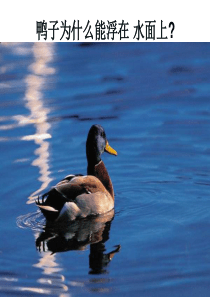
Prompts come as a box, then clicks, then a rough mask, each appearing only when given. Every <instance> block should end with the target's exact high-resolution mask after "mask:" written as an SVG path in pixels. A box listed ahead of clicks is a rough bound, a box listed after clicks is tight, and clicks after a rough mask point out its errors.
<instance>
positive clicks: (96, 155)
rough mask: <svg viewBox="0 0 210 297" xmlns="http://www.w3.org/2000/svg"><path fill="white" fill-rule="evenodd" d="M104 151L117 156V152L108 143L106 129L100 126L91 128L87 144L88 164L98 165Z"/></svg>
mask: <svg viewBox="0 0 210 297" xmlns="http://www.w3.org/2000/svg"><path fill="white" fill-rule="evenodd" d="M104 151H105V152H107V153H109V154H112V155H115V156H116V155H117V152H116V151H115V150H114V149H113V148H111V146H110V145H109V143H108V140H107V138H106V133H105V131H104V128H103V127H102V126H100V125H93V126H92V127H91V128H90V131H89V133H88V137H87V142H86V155H87V160H88V164H90V163H91V164H92V165H96V164H98V163H99V162H100V161H101V154H102V153H103V152H104Z"/></svg>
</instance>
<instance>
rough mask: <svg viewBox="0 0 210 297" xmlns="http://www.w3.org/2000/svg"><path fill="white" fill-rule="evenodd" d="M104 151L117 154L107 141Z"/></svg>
mask: <svg viewBox="0 0 210 297" xmlns="http://www.w3.org/2000/svg"><path fill="white" fill-rule="evenodd" d="M104 150H105V152H107V153H109V154H111V155H115V156H117V152H116V151H115V150H114V149H113V148H112V147H111V146H110V145H109V143H108V141H106V146H105V149H104Z"/></svg>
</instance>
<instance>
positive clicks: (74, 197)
mask: <svg viewBox="0 0 210 297" xmlns="http://www.w3.org/2000/svg"><path fill="white" fill-rule="evenodd" d="M103 152H107V153H109V154H112V155H115V156H116V155H117V152H116V151H115V150H114V149H113V148H112V147H111V146H110V145H109V143H108V140H107V138H106V133H105V131H104V129H103V127H102V126H100V125H93V126H92V127H91V128H90V131H89V133H88V136H87V141H86V156H87V163H88V165H87V175H85V176H83V175H81V174H77V175H73V174H70V175H67V176H66V177H65V178H64V179H62V180H61V181H60V182H59V183H58V184H57V185H55V186H54V187H53V188H52V189H51V190H50V191H49V192H47V193H45V194H44V195H43V196H42V200H41V201H40V199H39V198H38V201H36V204H37V206H38V207H39V208H40V210H41V211H42V213H43V214H44V216H45V217H46V219H47V220H49V221H55V220H58V219H59V218H61V217H63V216H67V217H68V218H69V219H70V220H75V219H76V218H85V217H87V216H90V215H98V214H104V213H106V212H108V211H110V210H112V209H113V208H114V190H113V186H112V182H111V179H110V177H109V174H108V171H107V169H106V167H105V165H104V163H103V161H102V160H101V154H102V153H103Z"/></svg>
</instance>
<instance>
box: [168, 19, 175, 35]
mask: <svg viewBox="0 0 210 297" xmlns="http://www.w3.org/2000/svg"><path fill="white" fill-rule="evenodd" d="M171 26H172V29H171V38H173V34H172V33H173V31H174V28H175V25H174V23H173V22H170V23H169V28H170V27H171Z"/></svg>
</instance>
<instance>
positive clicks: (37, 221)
mask: <svg viewBox="0 0 210 297" xmlns="http://www.w3.org/2000/svg"><path fill="white" fill-rule="evenodd" d="M16 223H17V226H18V227H19V228H21V229H28V228H29V229H31V230H34V231H43V227H44V225H45V219H44V218H43V216H42V215H41V212H40V211H36V212H31V213H28V214H25V215H21V216H19V217H18V218H17V221H16Z"/></svg>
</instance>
